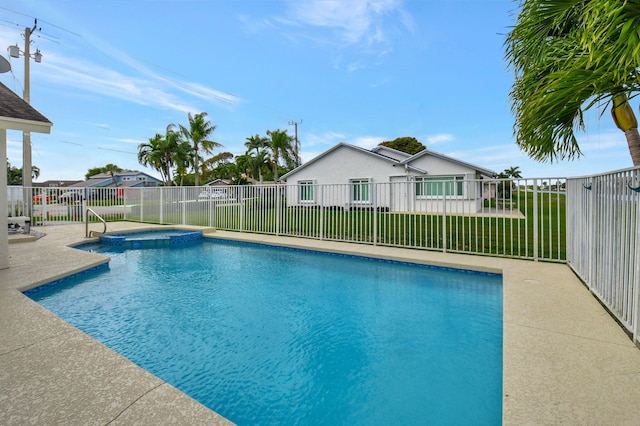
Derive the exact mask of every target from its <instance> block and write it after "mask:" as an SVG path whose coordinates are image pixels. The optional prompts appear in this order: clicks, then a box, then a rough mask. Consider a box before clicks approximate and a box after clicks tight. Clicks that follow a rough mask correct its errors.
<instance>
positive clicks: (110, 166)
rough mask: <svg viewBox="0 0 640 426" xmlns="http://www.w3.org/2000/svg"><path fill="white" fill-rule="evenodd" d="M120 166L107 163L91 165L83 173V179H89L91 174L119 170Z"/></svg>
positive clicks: (120, 169)
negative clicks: (96, 165)
mask: <svg viewBox="0 0 640 426" xmlns="http://www.w3.org/2000/svg"><path fill="white" fill-rule="evenodd" d="M121 171H122V168H120V167H118V166H116V165H115V164H111V163H109V164H107V165H105V166H102V167H93V168H91V169H89V170H88V171H87V173H86V174H85V175H84V178H85V179H89V178H90V177H91V176H95V175H99V174H100V173H109V172H121Z"/></svg>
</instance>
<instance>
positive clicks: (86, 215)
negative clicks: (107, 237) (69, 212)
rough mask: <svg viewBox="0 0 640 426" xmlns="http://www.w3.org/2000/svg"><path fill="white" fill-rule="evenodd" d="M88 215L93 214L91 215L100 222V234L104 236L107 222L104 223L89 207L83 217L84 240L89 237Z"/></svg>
mask: <svg viewBox="0 0 640 426" xmlns="http://www.w3.org/2000/svg"><path fill="white" fill-rule="evenodd" d="M89 213H93V215H94V216H95V217H97V218H98V220H100V222H102V224H103V225H104V229H103V230H102V233H103V234H104V233H105V232H107V221H105V220H104V219H103V218H102V217H101V216H100V215H99V214H98V213H96V212H95V211H94V210H93V209H92V208H91V207H87V211H86V214H85V215H84V234H85V238H89V237H90V236H91V235H90V234H89Z"/></svg>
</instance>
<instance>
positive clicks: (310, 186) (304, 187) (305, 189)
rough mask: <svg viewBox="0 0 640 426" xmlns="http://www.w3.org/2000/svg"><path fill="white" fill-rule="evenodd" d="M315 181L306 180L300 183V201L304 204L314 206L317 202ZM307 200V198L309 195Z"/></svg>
mask: <svg viewBox="0 0 640 426" xmlns="http://www.w3.org/2000/svg"><path fill="white" fill-rule="evenodd" d="M315 185H316V183H315V180H312V179H304V180H299V181H298V201H299V202H300V203H301V204H302V203H304V204H312V203H315V202H316V191H315ZM309 193H310V197H309V198H307V197H305V196H307V195H309Z"/></svg>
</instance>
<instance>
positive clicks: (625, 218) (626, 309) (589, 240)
mask: <svg viewBox="0 0 640 426" xmlns="http://www.w3.org/2000/svg"><path fill="white" fill-rule="evenodd" d="M638 187H640V169H639V168H634V169H626V170H621V171H616V172H611V173H607V174H602V175H597V176H588V177H580V178H572V179H568V180H567V194H568V197H567V242H568V243H567V244H568V247H567V263H568V264H569V266H570V267H571V268H572V269H573V270H574V271H575V273H576V274H577V275H578V276H579V277H580V278H581V279H582V280H583V281H584V282H585V284H586V285H587V287H588V288H589V289H590V290H591V291H592V292H593V293H594V294H595V295H596V296H597V297H598V299H600V301H601V302H602V303H603V304H604V305H605V306H606V307H607V308H608V309H609V311H610V312H611V313H612V314H613V315H614V316H615V317H616V318H617V319H618V321H619V322H620V323H621V324H622V325H623V326H624V327H625V328H626V329H627V331H628V332H629V333H630V334H632V336H633V340H634V342H636V343H637V342H638V333H639V332H640V319H639V318H638V317H639V312H638V309H639V308H640V307H639V303H640V270H639V268H640V226H639V225H640V218H639V217H638V216H639V214H640V212H639V207H640V193H638V191H639V190H640V188H638Z"/></svg>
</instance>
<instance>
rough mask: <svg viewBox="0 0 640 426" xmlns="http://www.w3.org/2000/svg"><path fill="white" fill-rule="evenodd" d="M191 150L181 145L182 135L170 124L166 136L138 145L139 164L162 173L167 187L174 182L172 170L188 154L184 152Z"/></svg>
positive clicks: (157, 134) (159, 136)
mask: <svg viewBox="0 0 640 426" xmlns="http://www.w3.org/2000/svg"><path fill="white" fill-rule="evenodd" d="M187 148H190V146H189V145H186V146H185V145H184V144H181V141H180V135H179V134H178V133H177V132H176V131H175V125H174V124H169V125H168V126H167V129H166V131H165V134H164V136H163V135H161V134H160V133H156V135H155V136H154V137H152V138H150V139H149V141H148V142H144V143H141V144H140V145H138V162H139V163H140V164H142V165H143V166H149V167H152V168H153V169H155V170H157V171H158V172H159V173H160V177H161V179H162V181H163V182H164V185H165V186H170V185H171V182H172V180H173V179H172V176H171V173H172V169H173V168H174V166H175V165H176V163H177V161H179V159H180V158H181V156H182V157H184V156H187V155H188V153H186V152H182V151H184V150H185V149H187Z"/></svg>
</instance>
